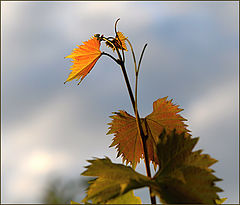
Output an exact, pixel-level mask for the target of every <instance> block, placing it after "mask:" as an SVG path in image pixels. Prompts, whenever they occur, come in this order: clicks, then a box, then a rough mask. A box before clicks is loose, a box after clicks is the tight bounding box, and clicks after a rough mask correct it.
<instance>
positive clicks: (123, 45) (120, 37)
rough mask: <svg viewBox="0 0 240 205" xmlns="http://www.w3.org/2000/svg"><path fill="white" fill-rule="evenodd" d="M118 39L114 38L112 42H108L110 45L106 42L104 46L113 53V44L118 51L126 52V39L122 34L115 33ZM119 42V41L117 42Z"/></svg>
mask: <svg viewBox="0 0 240 205" xmlns="http://www.w3.org/2000/svg"><path fill="white" fill-rule="evenodd" d="M117 35H118V37H117V36H116V37H115V38H114V39H113V40H110V42H111V43H109V42H108V41H106V45H107V46H108V47H110V48H112V50H113V51H115V47H114V46H113V45H112V44H114V45H115V46H116V47H117V48H118V49H120V50H125V51H128V49H127V46H126V42H125V41H126V38H127V37H125V36H124V34H123V33H122V32H117ZM119 40H120V41H119Z"/></svg>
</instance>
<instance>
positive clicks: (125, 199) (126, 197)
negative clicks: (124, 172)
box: [106, 191, 142, 204]
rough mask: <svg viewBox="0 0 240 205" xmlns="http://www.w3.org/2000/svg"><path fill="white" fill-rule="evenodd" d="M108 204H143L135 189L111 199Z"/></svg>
mask: <svg viewBox="0 0 240 205" xmlns="http://www.w3.org/2000/svg"><path fill="white" fill-rule="evenodd" d="M106 204H142V201H141V198H140V197H138V196H134V193H133V191H129V192H127V193H126V194H123V195H121V196H119V197H116V198H115V199H111V200H109V201H108V202H107V203H106Z"/></svg>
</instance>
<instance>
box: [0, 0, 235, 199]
mask: <svg viewBox="0 0 240 205" xmlns="http://www.w3.org/2000/svg"><path fill="white" fill-rule="evenodd" d="M1 15H2V16H1V17H2V22H1V32H2V33H1V34H2V39H1V40H2V41H1V50H2V56H1V60H2V61H1V63H2V64H1V74H2V75H1V86H2V89H1V96H2V101H1V111H2V112H1V120H2V121H1V122H2V124H1V125H2V130H1V136H2V138H1V140H2V147H1V157H2V165H1V166H2V175H1V187H2V189H1V190H2V192H1V196H2V203H40V202H42V201H41V197H42V193H43V192H44V190H45V188H46V184H47V183H48V181H49V179H52V178H54V177H56V176H59V177H60V178H63V179H69V180H70V179H71V180H72V179H75V178H79V175H80V173H81V172H82V171H83V170H84V166H86V165H87V164H88V163H87V162H86V160H88V159H91V158H92V157H104V156H108V157H110V158H111V159H112V161H113V162H121V159H116V151H115V149H114V148H108V146H109V145H110V144H111V142H112V138H113V136H112V135H106V133H107V131H108V125H107V123H109V122H110V121H111V120H110V118H109V117H108V116H110V115H111V112H113V111H117V110H120V109H124V110H126V111H127V112H129V113H131V114H133V110H132V107H131V104H130V100H129V96H128V94H127V89H126V86H125V84H124V79H123V76H122V73H121V71H120V69H119V68H118V66H117V65H116V64H115V63H114V62H113V61H112V60H111V59H110V58H108V57H106V56H103V57H101V58H100V60H99V61H98V62H97V64H96V65H95V67H94V69H93V70H92V71H91V73H90V74H89V75H88V76H87V77H86V78H85V79H84V81H83V82H82V83H81V84H80V86H77V83H76V81H73V82H70V83H67V84H65V85H64V84H63V82H64V81H65V80H66V78H67V77H68V74H69V73H70V71H69V68H70V66H71V62H70V60H69V59H64V57H65V56H67V55H69V54H70V53H71V51H72V49H73V48H75V47H76V45H80V44H81V43H82V41H86V40H88V39H89V38H90V37H91V36H93V35H94V34H96V33H100V34H105V35H106V36H108V35H111V36H113V35H114V22H115V20H116V19H117V18H119V17H120V18H121V20H120V22H119V24H118V28H119V30H120V31H122V32H123V33H124V34H125V35H126V36H127V37H128V38H129V40H130V41H131V42H132V44H133V46H134V49H135V52H136V55H137V57H139V55H140V52H141V49H142V47H143V45H144V44H145V43H148V46H147V49H146V52H145V55H144V58H143V61H142V67H141V71H140V79H139V82H140V85H139V110H140V115H141V116H142V117H145V116H146V115H148V114H149V113H151V112H152V102H153V101H155V100H157V99H158V98H161V97H165V96H169V99H170V98H172V99H173V101H174V103H176V104H179V105H180V107H181V108H183V109H184V111H183V112H181V114H182V115H183V117H185V118H187V119H188V125H189V129H190V130H191V131H192V134H193V136H200V140H199V143H198V145H197V149H199V148H201V149H203V150H204V153H208V154H210V155H211V156H212V157H214V158H216V159H218V160H219V162H218V163H216V164H215V165H213V166H212V168H213V169H215V171H216V176H217V177H220V178H222V179H223V181H222V182H218V183H217V185H218V186H219V187H221V188H222V189H224V192H223V193H220V196H221V197H227V198H228V200H227V201H226V203H238V201H239V195H238V193H239V183H238V182H239V127H238V124H239V58H238V56H239V22H238V18H239V3H238V2H231V1H228V2H222V1H221V2H205V1H202V2H157V1H156V2H136V1H134V2H90V1H89V2H47V1H44V2H34V1H33V2H32V1H31V2H30V1H29V2H6V1H5V2H1ZM101 49H102V50H105V51H109V52H111V51H110V50H109V49H107V48H106V47H105V46H104V45H102V46H101ZM127 69H128V73H129V75H130V79H131V80H134V78H133V77H134V76H133V69H134V68H133V64H132V58H131V55H130V54H127ZM132 82H133V81H132ZM142 164H143V163H142ZM137 170H138V171H140V172H142V173H144V174H145V168H144V167H143V165H139V166H138V168H137ZM136 194H137V195H139V196H142V201H143V202H144V203H149V196H148V192H145V189H144V190H139V191H137V192H136ZM83 196H84V191H83V190H81V191H80V192H79V196H78V198H77V199H75V200H80V199H81V198H82V197H83Z"/></svg>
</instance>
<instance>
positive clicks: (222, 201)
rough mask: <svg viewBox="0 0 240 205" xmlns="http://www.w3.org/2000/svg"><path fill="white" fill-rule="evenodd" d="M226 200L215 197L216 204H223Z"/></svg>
mask: <svg viewBox="0 0 240 205" xmlns="http://www.w3.org/2000/svg"><path fill="white" fill-rule="evenodd" d="M226 200H227V198H221V199H216V200H215V201H216V204H223V203H224V202H225V201H226Z"/></svg>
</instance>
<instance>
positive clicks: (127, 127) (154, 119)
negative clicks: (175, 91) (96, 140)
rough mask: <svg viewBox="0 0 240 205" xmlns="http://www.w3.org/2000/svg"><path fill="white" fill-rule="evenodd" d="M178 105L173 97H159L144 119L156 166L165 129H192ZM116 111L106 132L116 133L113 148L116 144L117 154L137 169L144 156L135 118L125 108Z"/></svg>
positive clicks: (150, 154) (148, 146)
mask: <svg viewBox="0 0 240 205" xmlns="http://www.w3.org/2000/svg"><path fill="white" fill-rule="evenodd" d="M178 107H179V106H178V105H174V104H173V103H172V100H167V97H164V98H160V99H158V100H157V101H155V102H154V103H153V112H152V113H151V114H150V115H148V116H147V117H145V118H143V119H141V125H142V127H143V131H144V134H145V135H147V136H148V138H147V141H146V143H147V150H148V155H149V159H150V160H151V161H152V162H153V163H154V164H155V165H157V164H159V162H158V157H157V153H156V149H155V147H156V144H157V141H158V137H159V135H160V134H161V133H162V132H163V130H164V129H165V130H166V132H167V133H169V132H171V131H172V130H173V129H176V131H177V133H181V132H183V131H184V132H188V131H189V130H187V128H186V127H187V125H186V124H184V122H183V121H186V119H184V118H183V117H181V115H179V114H178V113H179V112H180V111H182V109H180V108H178ZM114 114H115V115H113V116H111V118H112V119H113V120H112V122H111V123H109V125H110V127H109V132H108V133H107V134H114V136H115V137H114V138H113V142H112V144H111V145H110V147H113V146H116V149H117V151H118V154H117V157H119V156H122V158H123V161H126V164H128V163H130V164H131V165H132V166H133V167H134V168H135V166H136V164H137V163H139V162H140V159H141V158H143V146H142V140H141V137H140V135H139V134H138V129H137V125H136V119H135V117H133V116H131V115H130V114H128V113H127V112H125V111H119V112H115V113H114Z"/></svg>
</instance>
